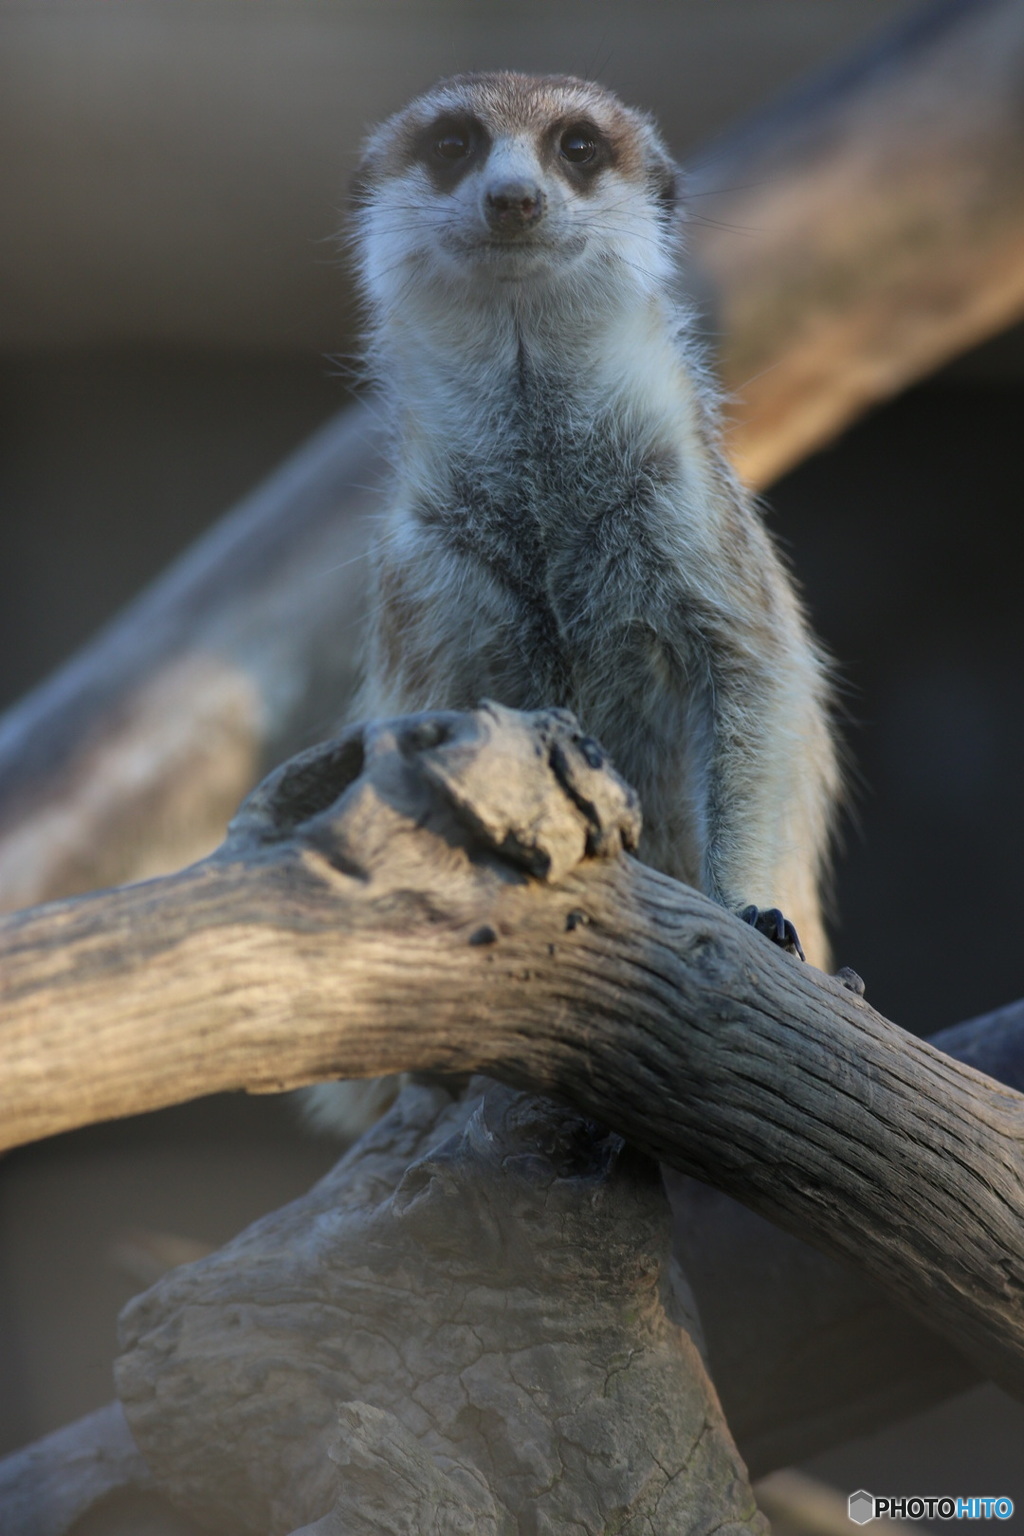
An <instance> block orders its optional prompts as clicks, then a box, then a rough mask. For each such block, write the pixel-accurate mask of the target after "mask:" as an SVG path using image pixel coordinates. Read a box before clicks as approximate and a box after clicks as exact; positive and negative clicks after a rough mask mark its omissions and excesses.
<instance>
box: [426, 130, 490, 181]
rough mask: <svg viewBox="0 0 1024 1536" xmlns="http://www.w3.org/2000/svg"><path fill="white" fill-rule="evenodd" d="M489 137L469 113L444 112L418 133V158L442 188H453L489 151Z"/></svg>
mask: <svg viewBox="0 0 1024 1536" xmlns="http://www.w3.org/2000/svg"><path fill="white" fill-rule="evenodd" d="M489 145H490V139H489V138H488V135H487V132H486V130H485V129H484V126H483V124H482V123H480V122H479V121H478V120H477V119H476V118H475V117H472V116H471V115H470V114H469V113H468V112H455V113H445V114H444V115H443V116H442V117H438V118H435V119H434V121H433V122H432V123H428V124H427V125H426V127H424V128H422V129H421V130H420V131H419V133H418V134H417V135H416V143H415V148H414V154H415V158H416V159H417V160H419V161H421V163H422V164H424V165H425V166H426V168H427V170H428V172H429V173H430V179H431V181H432V182H433V183H434V185H435V186H436V187H437V188H438V190H440V191H450V190H451V188H452V187H454V186H456V185H457V184H458V182H459V181H460V180H461V179H462V177H463V176H464V175H465V174H466V172H467V170H469V168H470V166H471V165H476V164H479V162H480V160H481V158H482V157H483V156H484V155H485V154H486V153H487V149H488V147H489Z"/></svg>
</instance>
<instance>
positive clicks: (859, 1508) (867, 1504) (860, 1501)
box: [849, 1488, 875, 1525]
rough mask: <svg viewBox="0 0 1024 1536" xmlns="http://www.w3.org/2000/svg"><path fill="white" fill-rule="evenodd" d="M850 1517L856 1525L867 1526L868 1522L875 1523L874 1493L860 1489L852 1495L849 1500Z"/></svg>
mask: <svg viewBox="0 0 1024 1536" xmlns="http://www.w3.org/2000/svg"><path fill="white" fill-rule="evenodd" d="M849 1516H851V1519H852V1521H854V1524H855V1525H866V1524H867V1521H874V1518H875V1495H874V1493H867V1490H866V1488H858V1490H857V1493H851V1498H849Z"/></svg>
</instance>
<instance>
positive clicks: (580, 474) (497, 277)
mask: <svg viewBox="0 0 1024 1536" xmlns="http://www.w3.org/2000/svg"><path fill="white" fill-rule="evenodd" d="M353 200H354V215H353V227H354V245H355V251H356V265H357V271H358V278H359V283H360V287H361V290H362V294H363V298H364V301H365V304H366V308H367V312H368V316H369V329H368V339H367V347H366V358H367V363H368V366H369V371H370V374H371V376H372V378H373V380H374V382H375V384H376V387H377V391H378V395H379V398H380V400H381V401H382V403H383V405H384V408H385V410H386V412H387V418H388V423H389V430H390V440H391V459H392V466H393V476H392V485H391V492H390V501H389V509H388V512H387V516H386V519H385V521H384V525H383V527H382V529H381V532H380V537H379V539H378V541H377V548H376V555H375V577H374V589H373V598H372V605H371V606H372V617H371V620H370V627H369V635H368V638H367V645H366V656H365V673H364V681H363V685H362V688H361V691H360V693H359V695H358V697H357V700H356V703H355V717H356V718H360V717H369V716H391V715H400V714H406V713H409V712H412V711H417V710H422V709H435V708H451V709H470V708H472V707H474V706H475V705H476V704H477V703H478V702H479V701H480V699H481V698H483V697H488V698H492V699H495V700H497V701H498V702H500V703H502V704H506V705H510V706H513V707H515V708H519V709H525V710H530V709H537V708H541V707H543V706H545V705H552V704H556V705H562V706H565V707H567V708H569V709H571V710H572V711H573V713H574V714H575V715H576V716H577V717H578V718H579V720H580V721H581V722H582V723H583V725H584V727H585V728H586V729H587V730H588V731H589V732H591V733H592V734H593V735H594V736H595V737H597V739H598V740H599V741H600V742H602V743H603V745H604V746H605V747H606V748H607V750H608V751H609V753H610V755H611V757H612V759H613V761H614V763H615V765H616V767H617V768H618V769H619V771H620V772H621V773H622V774H623V776H624V777H625V778H626V779H627V780H628V781H629V782H630V783H631V784H632V785H633V786H634V787H635V788H636V789H637V791H638V792H639V796H640V803H641V807H642V810H643V818H644V830H643V836H642V841H641V844H640V848H639V856H640V858H642V859H643V860H645V861H646V862H647V863H649V864H651V865H653V866H654V867H655V868H657V869H660V870H663V871H664V872H665V873H666V874H669V875H672V876H674V877H675V878H676V879H679V880H682V881H686V882H687V883H688V884H690V885H693V886H696V887H697V888H698V889H700V890H702V891H704V892H705V893H706V894H707V895H708V896H710V897H712V898H713V899H714V900H715V901H717V902H720V903H721V904H722V905H723V906H725V907H728V908H731V909H733V910H734V911H736V912H739V913H742V914H743V915H745V916H746V917H747V920H748V921H755V922H757V923H758V924H759V926H761V927H762V928H764V929H765V930H766V931H768V932H769V933H770V935H771V936H773V937H775V938H776V939H778V940H779V941H781V942H783V943H784V944H785V945H787V947H790V948H797V949H798V948H799V943H801V942H802V945H803V951H804V952H805V953H806V956H807V959H808V960H809V961H811V962H812V963H813V964H815V965H819V966H824V965H825V964H826V963H827V954H828V951H827V943H826V938H825V932H824V927H823V923H822V915H821V901H820V894H819V893H820V887H821V881H822V876H823V872H824V869H825V866H826V862H827V855H828V844H829V837H830V829H831V825H832V821H833V813H834V809H835V806H836V804H837V799H838V794H839V782H840V779H839V772H838V768H837V753H836V748H835V740H834V734H833V729H832V725H831V720H830V714H831V711H830V686H829V678H828V668H827V666H826V663H825V661H824V658H823V655H822V652H821V650H820V648H819V646H818V645H817V644H816V642H815V641H814V639H813V638H812V636H811V634H810V631H809V629H808V625H807V622H806V620H805V617H804V614H803V611H802V607H801V603H800V600H799V598H798V596H797V593H796V591H795V588H794V584H793V581H792V580H791V578H790V576H789V574H788V572H787V570H786V568H785V566H784V565H783V563H782V561H781V560H780V557H779V554H778V552H777V550H776V549H775V547H774V544H773V542H772V539H771V537H770V536H769V534H768V532H767V530H766V528H765V526H764V523H763V521H762V517H761V514H760V511H759V509H758V507H757V506H756V505H755V504H754V502H753V501H752V499H751V497H750V496H749V495H748V494H747V493H746V491H745V490H744V489H743V487H742V486H741V485H740V484H739V482H738V480H737V478H736V477H735V475H734V474H733V472H732V471H731V469H730V467H729V465H728V464H727V462H726V460H725V458H724V456H723V452H722V449H721V447H720V442H719V436H720V434H719V413H718V402H717V397H716V392H715V388H714V386H713V384H712V382H711V379H710V375H709V373H708V370H707V367H706V365H705V362H704V359H703V356H702V354H701V351H700V348H699V346H698V344H697V341H696V339H695V336H694V334H693V329H694V328H693V322H692V318H691V316H690V315H689V313H688V312H687V310H686V309H685V307H681V305H680V303H679V301H678V299H677V298H676V293H677V291H678V287H679V282H678V278H679V273H678V262H679V252H680V245H681V240H680V225H681V212H680V202H681V200H680V196H679V173H678V170H677V167H676V165H675V164H674V163H673V161H672V159H671V157H670V155H669V153H668V151H667V149H666V147H665V145H664V143H663V142H662V139H661V137H660V135H659V133H658V131H657V129H656V127H655V125H654V124H653V122H652V120H651V119H650V118H649V117H647V116H646V115H645V114H643V113H641V112H638V111H636V110H633V109H631V108H629V107H626V106H624V105H623V103H622V102H621V101H619V100H618V98H617V97H616V96H614V95H613V94H612V93H611V92H610V91H608V90H605V89H604V88H602V87H601V86H598V85H595V84H592V83H590V82H588V81H584V80H580V79H575V78H572V77H567V76H540V77H535V76H529V75H523V74H514V73H493V74H471V75H459V76H456V77H454V78H452V79H449V80H445V81H442V82H441V83H440V84H439V85H437V86H436V87H435V88H434V89H433V90H431V91H429V92H428V93H427V94H426V95H424V96H421V97H419V98H418V99H417V100H415V101H413V102H412V103H411V104H410V105H409V106H407V107H406V108H405V109H404V110H403V111H401V112H399V113H398V114H397V115H395V116H394V117H391V118H389V119H388V121H387V122H385V123H384V124H383V125H382V126H381V127H379V128H378V129H377V130H376V131H375V132H374V133H373V134H372V135H371V136H370V138H369V141H368V143H367V144H366V147H365V153H364V156H363V160H362V163H361V165H360V167H359V170H358V172H357V174H356V178H355V183H354V189H353ZM780 911H781V912H782V913H784V914H785V920H784V919H782V918H781V917H780V915H779V914H780ZM794 929H795V933H794ZM796 934H799V941H798V940H797V939H796ZM381 1091H382V1092H386V1091H387V1090H386V1089H384V1090H381ZM311 1097H312V1101H313V1102H312V1104H311V1106H310V1110H311V1114H312V1115H313V1118H314V1119H320V1120H322V1121H323V1120H327V1121H331V1122H333V1123H334V1124H335V1125H336V1126H339V1127H341V1128H345V1126H346V1124H347V1126H348V1128H349V1129H351V1128H353V1126H354V1124H355V1123H356V1122H357V1121H359V1120H361V1119H364V1118H365V1108H366V1103H367V1085H366V1084H338V1085H326V1086H325V1087H323V1088H321V1089H314V1090H312V1091H311ZM346 1104H347V1106H348V1107H347V1108H346ZM356 1106H359V1107H358V1108H357V1107H356Z"/></svg>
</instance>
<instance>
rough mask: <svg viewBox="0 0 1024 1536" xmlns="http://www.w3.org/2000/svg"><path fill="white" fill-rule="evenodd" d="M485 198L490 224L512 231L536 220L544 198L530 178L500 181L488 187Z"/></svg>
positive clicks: (540, 211)
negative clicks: (528, 179)
mask: <svg viewBox="0 0 1024 1536" xmlns="http://www.w3.org/2000/svg"><path fill="white" fill-rule="evenodd" d="M484 201H485V207H486V210H487V222H488V224H489V225H490V226H491V228H492V229H494V230H499V231H501V230H504V231H505V232H507V233H512V232H513V231H515V230H520V229H529V227H530V225H531V224H536V223H538V222H539V220H540V219H541V218H542V217H543V215H544V207H545V204H546V201H547V199H546V198H545V196H544V193H543V192H542V191H541V189H540V187H537V186H532V185H531V184H530V183H529V182H525V181H502V182H497V183H496V184H495V185H494V186H493V187H489V188H488V191H487V196H486V198H485V200H484Z"/></svg>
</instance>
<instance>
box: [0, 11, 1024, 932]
mask: <svg viewBox="0 0 1024 1536" xmlns="http://www.w3.org/2000/svg"><path fill="white" fill-rule="evenodd" d="M1022 92H1024V11H1022V9H1021V7H1020V6H1019V5H1017V4H1015V3H1014V0H945V3H942V4H938V5H934V6H932V7H931V8H930V9H929V10H928V11H926V12H924V13H922V15H921V16H920V17H918V18H915V19H913V20H912V21H911V22H910V23H908V24H906V25H905V26H903V27H901V28H898V29H897V30H896V31H895V33H886V34H884V35H883V36H882V37H881V38H880V40H879V42H878V44H877V46H876V47H875V48H874V49H873V50H871V51H869V52H868V54H867V55H866V56H864V57H858V58H857V59H854V60H853V61H851V62H850V63H849V64H848V65H846V66H844V67H843V68H841V70H840V72H839V74H838V75H837V74H836V73H834V72H833V73H829V74H828V75H826V76H825V77H824V78H823V79H821V80H819V81H818V82H816V83H815V82H811V84H810V85H809V86H808V87H807V88H806V89H805V90H802V91H799V92H798V93H797V94H796V95H795V96H794V97H793V98H792V100H791V101H790V102H789V103H788V104H786V103H784V104H782V105H781V106H780V107H778V108H776V109H773V110H771V111H769V112H767V113H762V114H758V115H757V116H756V117H754V118H753V119H752V120H751V121H750V123H749V124H748V125H747V126H746V128H744V129H740V130H738V131H737V132H736V133H735V134H734V135H732V136H731V137H730V138H728V139H726V140H723V141H722V142H721V143H720V144H719V145H718V146H716V147H715V148H714V150H713V152H710V153H709V154H707V155H705V156H704V157H702V158H699V159H698V161H697V163H696V164H695V166H694V168H693V171H692V174H691V177H690V189H691V199H692V206H693V209H694V213H695V218H694V222H693V224H692V228H691V234H690V243H691V246H692V254H693V259H694V262H695V264H696V265H697V266H698V267H699V268H700V269H701V270H702V271H703V272H704V274H705V275H706V279H707V281H708V282H709V283H710V285H711V288H712V289H713V290H714V292H715V294H716V299H715V308H716V309H717V313H718V317H717V319H716V321H715V324H714V327H713V329H714V330H715V331H719V332H724V336H725V341H724V347H723V356H722V372H723V378H724V383H725V387H726V391H727V393H728V394H729V395H731V396H732V397H733V398H734V399H735V401H736V402H737V403H736V405H735V407H734V417H735V420H734V424H733V428H732V432H731V448H732V451H733V453H734V454H735V456H736V458H737V461H738V462H739V464H740V465H741V467H742V469H743V471H744V473H745V474H746V475H747V476H748V478H749V479H750V480H751V481H752V482H753V483H754V484H755V485H763V484H765V483H767V482H768V481H770V480H771V479H772V478H773V477H774V476H776V475H778V474H779V473H781V471H782V470H783V469H785V468H788V467H790V466H791V465H793V464H795V463H796V462H798V461H799V459H800V458H801V457H803V456H804V455H805V454H807V453H808V452H810V451H811V450H812V449H814V448H815V447H818V446H820V444H821V443H823V442H825V441H826V440H827V439H828V438H829V437H831V436H833V435H834V434H835V433H837V432H839V431H841V430H842V429H843V427H845V426H846V425H848V423H849V422H851V421H852V420H854V419H856V417H857V416H859V415H860V414H861V413H862V412H863V411H865V410H867V409H868V408H870V407H871V406H872V405H874V404H876V403H877V402H878V401H879V400H881V399H885V398H886V397H887V396H889V395H891V394H892V393H893V392H894V391H895V390H897V389H900V388H903V387H904V386H905V385H906V384H908V383H909V382H911V381H912V380H913V379H915V378H920V377H922V376H923V375H925V374H926V373H928V372H929V371H930V370H931V369H933V368H935V367H936V366H938V364H940V363H941V362H943V361H945V359H946V358H948V357H950V356H952V355H954V354H955V353H956V352H957V351H960V350H962V349H963V348H965V347H969V346H971V345H973V344H974V343H975V342H977V341H979V340H980V339H982V337H983V336H985V335H988V334H990V333H991V332H993V331H995V330H998V329H999V328H1000V327H1001V326H1005V325H1007V324H1009V323H1010V322H1011V321H1012V320H1013V319H1014V318H1015V317H1016V316H1017V315H1018V313H1019V312H1020V310H1021V308H1022V307H1024V260H1022V259H1021V257H1022V252H1024V157H1022V156H1021V155H1020V153H1019V139H1018V122H1019V102H1020V99H1021V95H1022ZM380 485H381V465H380V459H379V455H378V451H377V446H376V441H375V438H374V429H373V424H372V418H371V416H370V413H369V412H368V411H365V410H363V409H360V410H358V411H357V412H356V413H354V414H353V415H352V416H351V417H345V418H344V419H339V421H338V422H337V423H336V424H334V425H332V426H329V427H327V428H325V429H324V431H323V432H322V433H321V434H320V435H319V436H318V437H317V438H315V439H314V440H313V442H312V443H311V444H309V445H308V446H307V448H305V449H303V450H301V451H300V453H299V454H298V455H297V456H296V457H295V458H294V459H292V460H291V461H290V462H289V463H288V464H287V465H286V466H285V467H284V469H283V470H282V471H281V472H280V473H279V474H278V475H277V476H275V477H273V478H272V479H271V480H270V481H268V482H267V484H266V486H265V487H264V488H263V489H262V490H261V491H260V492H258V493H257V494H256V496H255V497H253V498H250V499H249V500H248V501H247V502H246V503H244V504H243V505H242V506H241V507H240V508H239V510H238V511H237V512H236V513H235V514H233V515H232V516H231V517H230V518H229V519H228V520H227V521H226V522H225V523H224V524H223V525H222V527H221V528H220V529H218V530H216V531H215V532H214V533H213V534H212V535H211V536H209V537H208V538H207V539H205V540H203V541H201V542H200V543H199V544H198V545H197V546H196V548H195V549H194V550H193V551H192V552H191V553H190V554H189V555H188V556H186V558H185V559H184V560H183V561H182V562H179V563H178V564H177V565H176V566H175V567H173V568H172V570H171V571H170V572H169V574H168V576H167V577H166V578H164V580H163V581H161V582H159V583H157V585H156V586H155V587H154V588H152V590H151V591H150V592H149V593H148V594H145V595H144V596H143V597H142V598H141V599H140V600H139V601H138V602H137V603H136V604H134V605H133V606H132V607H131V608H129V609H128V610H127V611H126V613H125V614H124V615H123V616H122V617H121V618H120V619H118V620H116V621H115V622H114V623H113V624H112V625H111V626H110V628H109V629H107V630H106V631H105V632H104V633H103V634H102V635H101V636H100V637H99V638H98V639H97V640H96V641H95V642H94V643H93V644H92V645H90V646H88V647H86V648H85V649H84V650H83V651H82V653H81V654H80V655H79V657H77V658H76V659H75V660H74V661H73V662H72V663H71V664H70V665H69V666H67V667H66V668H64V669H63V670H62V671H60V672H58V673H57V674H56V676H55V677H54V678H53V679H52V680H51V681H50V682H49V683H47V684H45V685H44V686H43V687H42V688H41V689H39V690H37V691H36V692H35V693H34V694H32V695H31V696H30V697H29V698H28V699H27V700H26V701H25V702H24V703H23V704H21V705H20V706H17V707H16V708H15V709H14V710H12V711H11V712H10V713H9V714H8V716H7V717H6V720H5V721H4V723H3V725H2V726H0V908H3V909H5V910H12V909H14V908H16V907H19V906H26V905H29V904H31V903H35V902H40V901H45V900H48V899H50V898H53V897H56V896H61V895H67V894H71V893H74V892H76V891H81V890H86V889H90V888H93V887H95V886H97V885H106V884H110V883H113V882H117V881H123V880H129V879H139V878H143V877H146V876H148V875H151V874H155V873H161V872H163V871H166V870H170V869H174V868H178V867H180V866H181V865H182V864H184V863H187V862H188V861H189V860H190V859H194V858H196V857H198V856H199V855H200V854H202V853H204V852H206V851H207V850H209V849H210V848H212V847H214V846H215V845H216V843H217V842H218V840H219V839H220V837H221V835H222V831H223V826H224V822H225V820H226V817H227V815H228V814H229V813H230V810H231V808H232V806H233V805H235V804H237V801H238V799H239V797H240V796H241V794H243V793H244V792H245V790H246V789H248V788H249V787H250V786H251V785H252V784H253V783H254V782H255V780H256V778H257V777H258V776H259V774H260V773H261V772H263V771H265V769H266V768H267V767H268V766H269V765H270V764H272V763H273V762H277V761H280V760H281V759H282V758H284V757H286V756H288V755H290V754H291V753H293V752H296V751H298V750H300V749H301V748H303V747H304V746H306V745H308V743H309V741H310V740H311V739H314V738H320V737H322V736H324V735H326V734H328V733H329V731H330V730H331V729H332V728H333V724H334V722H336V721H337V720H339V719H340V718H341V717H342V715H343V713H344V711H345V708H346V705H347V702H348V698H349V695H350V691H351V683H352V678H353V675H354V663H353V652H354V646H355V641H356V637H357V635H358V633H359V628H360V623H359V616H360V614H361V611H362V608H361V605H362V601H363V595H364V592H365V586H366V580H365V574H366V573H365V567H364V565H363V563H362V562H363V561H364V559H365V555H366V546H367V540H368V528H369V521H368V518H369V516H370V515H372V512H373V510H374V509H375V508H376V507H378V506H379V505H380V495H381V490H380ZM438 702H439V703H443V702H444V701H443V700H439V701H438ZM170 721H173V729H169V726H168V722H170Z"/></svg>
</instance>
